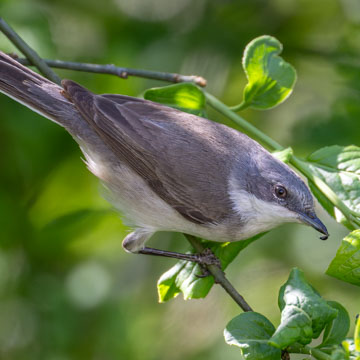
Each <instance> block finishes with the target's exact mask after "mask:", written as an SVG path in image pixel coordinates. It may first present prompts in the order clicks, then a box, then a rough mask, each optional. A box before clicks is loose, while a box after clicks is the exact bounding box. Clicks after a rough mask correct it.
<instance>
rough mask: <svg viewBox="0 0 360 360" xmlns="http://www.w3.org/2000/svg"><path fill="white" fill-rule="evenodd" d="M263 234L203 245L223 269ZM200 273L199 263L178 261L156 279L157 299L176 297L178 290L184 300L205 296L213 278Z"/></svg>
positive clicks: (205, 242)
mask: <svg viewBox="0 0 360 360" xmlns="http://www.w3.org/2000/svg"><path fill="white" fill-rule="evenodd" d="M263 235H264V234H259V235H257V236H254V237H252V238H250V239H248V240H242V241H237V242H233V243H215V242H211V241H204V245H205V246H206V247H209V248H210V249H211V250H212V251H213V252H214V254H215V255H216V256H217V257H218V258H219V259H220V261H221V266H222V269H223V270H224V269H226V267H227V266H228V265H229V264H230V263H231V262H232V261H233V260H234V259H235V257H236V256H237V255H238V254H239V253H240V252H241V251H242V250H243V249H245V248H246V247H247V246H248V245H250V244H251V243H252V242H253V241H255V240H257V239H259V238H260V237H261V236H263ZM201 274H202V270H201V268H200V267H199V265H197V264H195V263H192V262H185V263H184V262H183V261H180V262H178V263H177V264H176V265H174V266H173V267H172V268H171V269H170V270H168V271H167V272H166V273H164V274H163V275H162V276H161V277H160V279H159V281H158V284H157V286H158V295H159V301H160V302H165V301H168V300H170V299H172V298H174V297H176V296H177V295H178V294H179V293H180V292H182V293H183V296H184V299H185V300H187V299H199V298H203V297H205V296H206V295H207V294H208V293H209V291H210V289H211V287H212V286H213V285H214V278H213V277H212V276H207V277H205V278H199V277H198V275H201Z"/></svg>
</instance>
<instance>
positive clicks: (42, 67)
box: [0, 17, 61, 85]
mask: <svg viewBox="0 0 360 360" xmlns="http://www.w3.org/2000/svg"><path fill="white" fill-rule="evenodd" d="M0 30H1V31H2V32H3V33H4V35H5V36H6V37H7V38H8V39H9V40H10V41H11V42H12V43H13V44H14V45H15V46H16V47H17V48H18V49H19V50H20V51H21V52H22V53H23V54H24V55H25V56H26V58H27V59H28V61H29V63H30V64H32V65H34V66H36V67H37V68H38V69H39V71H40V72H41V73H42V74H43V75H44V76H45V77H47V78H48V79H50V80H51V81H53V82H55V83H56V84H59V85H60V83H61V79H60V78H59V77H58V76H57V75H56V74H55V73H54V72H53V71H52V70H51V69H50V68H49V66H47V65H46V63H45V62H44V60H43V59H41V57H40V56H39V55H38V54H37V53H36V52H35V51H34V50H33V49H32V48H31V47H30V46H29V45H28V44H27V43H26V42H25V41H24V40H23V39H22V38H21V37H20V36H19V35H18V34H17V33H16V32H15V31H14V30H13V29H12V28H11V27H10V25H9V24H8V23H7V22H6V21H5V20H4V19H3V18H1V17H0Z"/></svg>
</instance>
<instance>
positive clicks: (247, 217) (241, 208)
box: [229, 179, 301, 237]
mask: <svg viewBox="0 0 360 360" xmlns="http://www.w3.org/2000/svg"><path fill="white" fill-rule="evenodd" d="M229 195H230V198H231V200H232V202H233V206H234V210H235V211H236V212H237V213H238V214H239V216H240V217H241V219H242V221H243V224H244V225H243V226H242V227H241V233H243V234H246V235H247V237H251V236H254V235H256V234H258V233H260V232H264V231H267V230H270V229H272V228H274V227H276V226H278V225H280V224H283V223H286V222H298V223H300V222H301V221H300V220H299V216H298V214H296V213H295V212H294V211H290V210H288V209H287V208H286V207H284V206H281V205H279V204H276V203H274V202H267V201H264V200H261V199H258V198H257V197H256V196H255V195H252V194H250V193H248V192H246V191H245V190H242V189H239V187H238V186H237V183H236V180H235V179H230V181H229Z"/></svg>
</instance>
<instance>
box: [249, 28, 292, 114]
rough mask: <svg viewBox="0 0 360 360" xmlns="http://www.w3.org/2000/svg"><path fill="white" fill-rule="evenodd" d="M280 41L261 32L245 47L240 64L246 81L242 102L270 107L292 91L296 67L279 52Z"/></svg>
mask: <svg viewBox="0 0 360 360" xmlns="http://www.w3.org/2000/svg"><path fill="white" fill-rule="evenodd" d="M281 52H282V45H281V43H280V42H279V41H278V40H277V39H275V38H274V37H272V36H267V35H265V36H260V37H258V38H256V39H254V40H252V41H251V42H250V43H249V44H248V45H247V46H246V49H245V52H244V56H243V68H244V71H245V73H246V76H247V79H248V84H247V85H246V87H245V89H244V99H243V103H244V104H246V106H251V107H252V108H255V109H269V108H272V107H274V106H276V105H279V104H280V103H282V102H283V101H284V100H285V99H286V98H287V97H288V96H289V95H290V94H291V92H292V90H293V87H294V85H295V82H296V71H295V69H294V68H293V67H292V66H291V65H290V64H289V63H287V62H285V61H284V60H283V59H282V58H281V57H280V56H279V54H281Z"/></svg>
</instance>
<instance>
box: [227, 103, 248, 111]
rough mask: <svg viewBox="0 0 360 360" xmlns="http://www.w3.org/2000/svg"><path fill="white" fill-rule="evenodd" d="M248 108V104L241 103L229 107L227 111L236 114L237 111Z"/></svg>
mask: <svg viewBox="0 0 360 360" xmlns="http://www.w3.org/2000/svg"><path fill="white" fill-rule="evenodd" d="M248 107H249V103H246V102H244V101H243V102H242V103H240V104H239V105H235V106H230V107H229V109H230V110H232V111H235V112H237V111H241V110H245V109H246V108H248Z"/></svg>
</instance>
